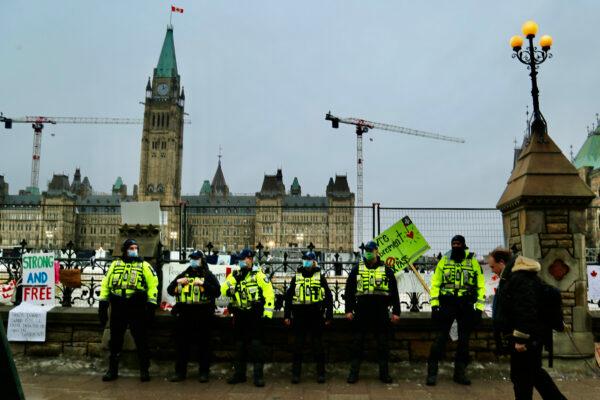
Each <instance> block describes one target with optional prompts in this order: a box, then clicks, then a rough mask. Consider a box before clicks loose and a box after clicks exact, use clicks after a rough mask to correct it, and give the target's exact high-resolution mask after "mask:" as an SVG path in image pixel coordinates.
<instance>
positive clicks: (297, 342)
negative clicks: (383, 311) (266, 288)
mask: <svg viewBox="0 0 600 400" xmlns="http://www.w3.org/2000/svg"><path fill="white" fill-rule="evenodd" d="M292 317H293V320H292ZM332 319H333V296H332V295H331V290H330V289H329V285H328V284H327V279H326V278H325V276H324V275H323V274H322V273H321V269H320V268H319V266H318V265H317V256H316V255H315V253H313V252H312V251H309V252H307V253H305V254H304V255H303V256H302V266H301V267H300V268H298V270H297V271H296V275H295V276H294V277H293V278H292V280H291V281H290V287H289V288H288V290H287V292H286V296H285V309H284V323H285V325H286V326H288V327H289V326H291V327H292V329H293V334H294V348H293V349H294V350H293V351H294V354H293V362H292V383H299V382H300V373H301V371H302V352H303V350H304V349H303V348H304V342H305V341H306V336H307V334H310V335H311V340H312V345H313V355H314V358H315V361H316V363H317V382H318V383H325V350H324V349H323V328H324V326H325V325H330V324H331V320H332Z"/></svg>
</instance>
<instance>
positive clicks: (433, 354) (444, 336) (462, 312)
mask: <svg viewBox="0 0 600 400" xmlns="http://www.w3.org/2000/svg"><path fill="white" fill-rule="evenodd" d="M480 315H481V314H480V313H479V312H477V311H475V310H474V309H473V300H472V299H470V298H466V297H455V296H441V297H440V310H439V311H438V312H437V315H433V316H432V317H433V318H434V319H435V320H436V325H437V329H438V333H437V336H436V339H435V341H434V342H433V344H432V345H431V350H430V353H429V362H438V361H439V360H441V359H442V357H443V356H444V353H445V351H446V343H447V342H448V337H449V336H450V328H451V327H452V323H453V322H454V320H456V322H457V323H458V345H457V348H456V355H455V357H454V362H455V363H462V364H465V365H466V364H468V363H469V338H470V337H471V331H472V330H473V328H474V327H475V325H477V323H479V316H480Z"/></svg>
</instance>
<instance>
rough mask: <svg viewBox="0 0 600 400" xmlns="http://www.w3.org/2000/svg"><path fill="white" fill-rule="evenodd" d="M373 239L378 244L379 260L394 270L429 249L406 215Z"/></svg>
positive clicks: (406, 264) (401, 267) (411, 261)
mask: <svg viewBox="0 0 600 400" xmlns="http://www.w3.org/2000/svg"><path fill="white" fill-rule="evenodd" d="M373 240H374V241H375V242H377V245H378V246H379V256H380V257H381V260H382V261H383V262H384V263H385V264H386V265H387V266H388V267H391V268H392V269H393V270H394V272H398V271H400V270H402V269H404V268H406V267H408V265H409V264H412V263H414V262H415V261H416V260H417V259H418V258H419V257H421V256H422V255H423V254H425V252H426V251H427V250H429V249H430V247H429V244H428V243H427V241H426V240H425V238H424V237H423V235H421V232H419V230H418V229H417V227H416V226H415V224H413V222H412V221H411V219H410V218H409V217H408V216H405V217H404V218H402V219H401V220H400V221H398V222H396V223H395V224H394V225H392V226H391V227H389V228H388V229H386V230H385V231H384V232H383V233H382V234H380V235H379V236H377V237H376V238H375V239H373Z"/></svg>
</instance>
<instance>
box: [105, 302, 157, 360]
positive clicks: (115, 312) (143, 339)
mask: <svg viewBox="0 0 600 400" xmlns="http://www.w3.org/2000/svg"><path fill="white" fill-rule="evenodd" d="M110 307H111V311H110V342H109V348H110V357H111V361H112V362H113V363H114V362H118V359H119V355H120V354H121V351H122V350H123V339H124V337H125V331H126V330H127V327H129V329H130V330H131V336H133V340H134V341H135V347H136V349H137V354H138V359H139V363H140V369H142V370H147V369H148V367H150V356H149V350H148V319H147V318H148V317H147V313H146V297H145V296H134V297H132V298H129V299H126V298H122V297H119V296H111V297H110Z"/></svg>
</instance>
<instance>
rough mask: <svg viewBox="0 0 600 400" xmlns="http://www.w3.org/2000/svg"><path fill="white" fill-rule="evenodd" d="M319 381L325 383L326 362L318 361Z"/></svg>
mask: <svg viewBox="0 0 600 400" xmlns="http://www.w3.org/2000/svg"><path fill="white" fill-rule="evenodd" d="M317 383H325V362H323V361H317Z"/></svg>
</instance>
